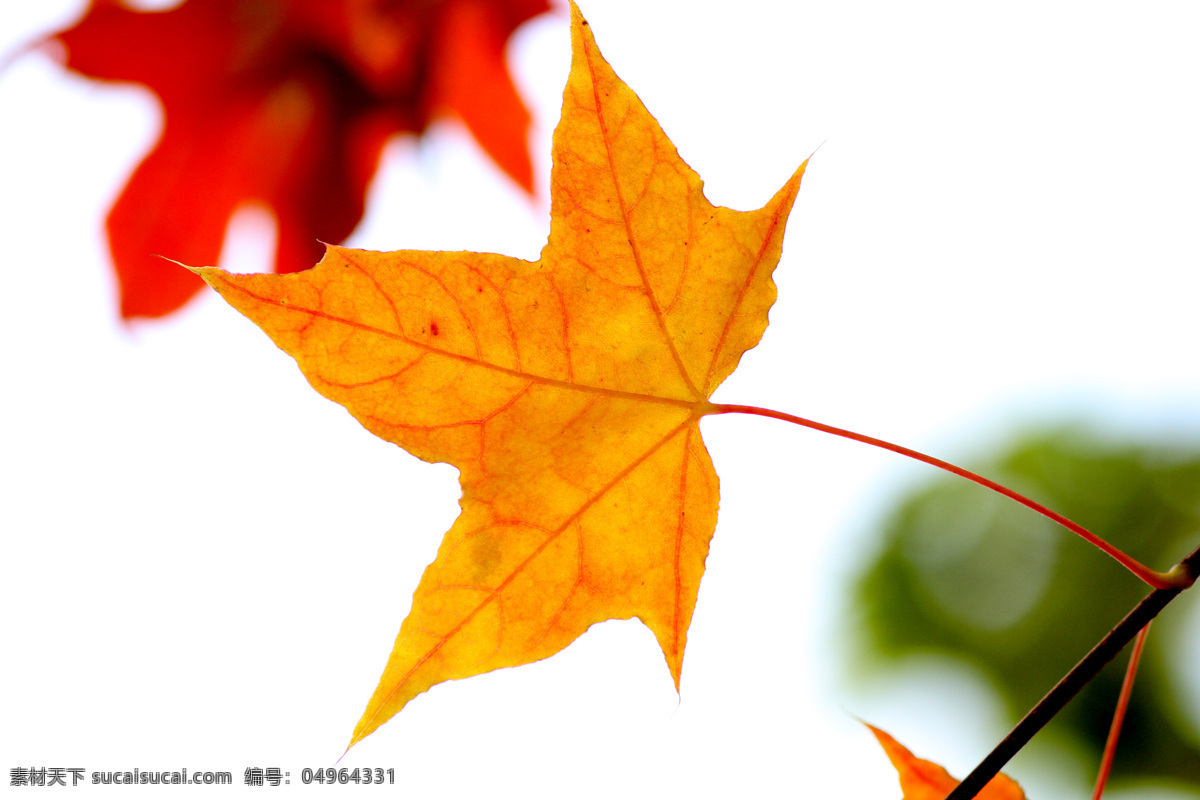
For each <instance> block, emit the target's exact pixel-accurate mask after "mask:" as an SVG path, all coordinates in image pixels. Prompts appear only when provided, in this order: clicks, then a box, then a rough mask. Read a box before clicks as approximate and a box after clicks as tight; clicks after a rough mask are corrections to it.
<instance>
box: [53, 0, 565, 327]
mask: <svg viewBox="0 0 1200 800" xmlns="http://www.w3.org/2000/svg"><path fill="white" fill-rule="evenodd" d="M547 8H548V3H547V0H203V2H198V0H191V1H190V2H185V3H183V4H182V5H180V6H178V7H176V8H174V9H171V10H169V11H165V12H153V13H145V12H138V11H134V10H132V9H128V8H125V7H124V6H122V5H121V4H120V3H118V2H116V0H95V2H94V3H93V4H92V6H91V7H90V8H89V10H88V12H87V14H86V15H85V16H84V17H83V19H81V20H80V21H79V22H78V23H77V24H76V25H74V26H73V27H71V28H69V29H67V30H64V31H62V32H60V33H58V34H56V36H55V37H53V38H54V39H56V40H57V41H58V42H60V43H61V44H62V45H63V46H64V47H65V48H66V53H67V55H66V66H67V67H69V68H70V69H72V70H75V71H76V72H79V73H81V74H83V75H86V76H89V77H92V78H99V79H103V80H113V81H132V82H136V83H141V84H144V85H146V86H147V87H149V88H150V89H151V90H153V91H154V92H155V93H156V94H157V95H158V96H159V98H160V99H161V100H162V103H163V107H164V110H165V123H164V128H163V133H162V138H161V139H160V140H159V142H158V143H157V144H156V145H155V147H154V148H153V149H152V150H151V151H150V153H149V155H147V156H146V158H145V160H144V161H142V163H141V164H140V165H139V166H138V167H137V169H136V170H135V171H134V173H133V175H132V177H131V178H130V179H129V183H128V184H127V185H126V186H125V189H124V191H123V192H122V193H121V195H120V197H118V198H117V201H116V203H115V204H114V205H113V207H112V209H111V211H110V212H109V216H108V235H109V246H110V248H111V250H112V257H113V263H114V264H115V266H116V271H117V276H118V279H119V281H120V287H121V314H122V316H124V317H126V318H130V317H158V316H163V315H165V314H168V313H170V312H171V311H174V310H175V309H177V308H179V307H180V306H181V305H183V303H185V302H186V301H187V300H188V298H190V297H191V296H192V295H193V294H194V293H195V292H196V291H197V290H198V289H199V288H200V287H201V286H202V285H203V283H202V282H201V281H200V280H199V279H198V278H196V276H194V275H193V274H192V273H190V272H188V271H186V270H180V269H178V268H176V267H175V266H174V265H173V264H169V263H167V262H166V261H163V260H162V259H159V258H156V257H155V255H156V254H162V255H165V256H169V257H171V258H173V259H178V260H179V261H185V262H187V263H191V264H214V263H216V261H217V259H218V257H219V255H220V249H221V243H222V241H223V239H224V236H225V229H226V226H227V224H228V222H229V218H230V217H231V216H232V214H233V212H234V211H235V210H236V209H237V207H238V206H240V205H242V204H243V203H246V202H248V201H259V202H262V203H264V204H265V205H267V206H268V207H269V208H270V209H271V210H272V211H273V212H274V214H275V217H276V219H277V220H278V225H279V247H278V252H277V255H276V259H275V269H276V271H277V272H295V271H298V270H301V269H306V268H308V267H310V266H312V265H313V264H314V263H316V262H317V261H319V260H320V259H321V256H322V254H323V253H324V246H323V245H322V244H321V242H340V241H342V240H343V239H345V238H346V237H347V236H348V235H349V234H350V233H351V231H352V230H353V229H354V227H355V226H356V225H357V224H358V222H359V220H360V219H361V218H362V214H363V206H364V203H365V196H366V190H367V185H368V183H369V182H370V179H371V177H372V176H373V174H374V173H375V170H376V167H377V165H378V162H379V157H380V154H381V152H382V149H383V146H384V143H385V142H386V141H387V139H388V138H389V137H390V136H392V135H393V134H396V133H401V132H414V133H420V132H421V131H423V130H424V129H425V128H426V126H427V125H428V124H429V122H430V120H431V119H432V118H433V117H435V116H436V115H439V114H453V115H457V116H458V117H459V118H461V119H462V121H463V122H464V123H465V124H466V125H467V127H468V128H469V129H470V131H471V132H472V133H473V134H474V136H475V138H476V139H477V140H478V142H479V143H480V145H481V146H482V147H483V149H484V150H486V151H487V152H488V154H489V155H490V156H491V157H492V158H493V159H494V160H495V162H496V163H497V164H498V165H499V166H500V167H501V168H502V169H503V170H504V171H505V172H507V173H508V174H509V176H511V177H512V179H513V180H514V181H516V182H517V183H518V184H520V185H521V186H522V187H523V188H524V189H525V190H526V191H531V190H532V184H533V179H532V169H531V166H530V160H529V153H528V149H527V145H526V135H527V132H528V127H529V112H528V111H527V110H526V108H525V106H524V104H523V103H522V102H521V99H520V97H519V96H518V95H517V91H516V88H515V87H514V86H513V83H512V78H511V77H510V75H509V74H508V71H507V67H506V65H505V61H504V47H505V44H506V42H507V41H508V38H509V36H510V35H511V34H512V32H513V31H514V30H515V29H516V27H517V26H518V25H520V24H521V23H522V22H524V21H525V20H527V19H529V18H531V17H533V16H535V15H537V14H540V13H541V12H543V11H545V10H547Z"/></svg>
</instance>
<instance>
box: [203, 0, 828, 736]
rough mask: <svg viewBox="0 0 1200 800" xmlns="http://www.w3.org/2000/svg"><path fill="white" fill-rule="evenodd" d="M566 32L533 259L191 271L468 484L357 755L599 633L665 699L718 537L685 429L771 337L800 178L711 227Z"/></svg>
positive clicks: (365, 410) (577, 37)
mask: <svg viewBox="0 0 1200 800" xmlns="http://www.w3.org/2000/svg"><path fill="white" fill-rule="evenodd" d="M571 18H572V24H571V39H572V45H573V59H572V64H571V72H570V76H569V78H568V82H567V87H566V91H565V93H564V99H563V114H562V121H561V122H560V124H559V126H558V128H557V129H556V130H555V134H554V147H553V150H554V152H553V155H554V168H553V174H552V176H551V184H552V188H551V231H550V240H549V242H548V244H547V245H546V247H545V249H544V250H543V251H542V256H541V259H540V260H539V261H537V262H536V263H529V262H526V261H522V260H519V259H515V258H509V257H506V256H501V255H491V254H480V253H466V252H461V253H448V252H416V251H398V252H392V253H376V252H366V251H356V250H350V249H345V248H340V247H330V248H328V251H327V253H326V255H325V258H324V259H323V260H322V261H321V263H320V264H318V265H317V266H316V267H314V268H313V269H311V270H309V271H306V272H300V273H295V274H291V275H231V274H228V273H225V272H223V271H221V270H217V269H213V268H205V269H199V270H197V272H198V273H199V274H200V275H201V276H202V277H203V278H204V279H205V280H206V281H207V282H208V283H209V284H210V285H211V286H212V287H213V288H214V289H216V290H217V291H218V292H220V293H221V295H222V296H223V297H224V298H225V299H226V300H227V301H228V302H229V303H230V304H231V305H233V306H234V307H236V308H237V309H238V310H239V311H241V312H242V313H243V314H245V315H246V316H247V317H249V318H250V319H252V320H253V321H254V322H256V323H257V324H258V325H260V326H261V327H262V328H263V329H264V330H265V331H266V332H267V333H268V334H269V335H270V336H271V338H272V339H273V340H274V341H275V343H276V344H278V345H279V346H280V347H281V348H282V349H284V350H285V351H287V352H288V353H290V354H291V355H292V356H294V357H295V358H296V360H297V362H298V363H299V365H300V368H301V369H302V370H303V372H304V374H305V375H306V376H307V378H308V380H309V382H310V383H311V384H312V385H313V386H314V387H315V388H316V389H317V391H319V392H321V393H322V394H323V395H325V396H326V397H329V398H330V399H332V400H335V401H336V402H338V403H341V404H342V405H344V406H345V407H346V408H347V409H349V411H350V412H351V413H352V414H353V415H354V416H355V417H356V418H357V419H358V420H359V421H360V422H361V423H362V424H363V425H364V426H365V427H366V428H367V429H368V430H370V431H371V432H373V433H375V434H376V435H378V436H380V437H382V438H384V439H386V440H388V441H391V442H395V443H396V444H398V445H400V446H401V447H403V448H404V449H406V450H408V451H409V452H411V453H413V454H415V455H417V456H419V457H420V458H423V459H425V460H427V461H443V462H448V463H450V464H453V465H454V466H456V467H458V468H459V470H460V471H461V474H460V482H461V485H462V493H463V496H462V500H461V502H460V505H461V506H462V513H461V515H460V516H459V517H458V519H457V520H456V521H455V523H454V525H453V527H452V528H451V529H450V530H449V531H448V532H447V533H446V536H445V539H444V541H443V542H442V545H441V547H440V548H439V551H438V555H437V559H436V560H435V561H434V562H433V563H432V564H431V565H430V566H429V567H428V568H427V569H426V571H425V574H424V576H423V577H422V579H421V582H420V585H419V586H418V587H417V589H416V592H415V594H414V596H413V605H412V611H411V613H410V614H409V616H408V618H407V619H406V620H405V621H404V623H403V625H402V626H401V628H400V633H399V635H398V637H397V638H396V643H395V647H394V649H393V651H392V654H391V656H390V658H389V660H388V663H387V666H386V667H385V669H384V672H383V676H382V677H381V679H380V682H379V686H378V688H377V689H376V691H375V693H374V696H372V697H371V699H370V701H369V702H368V704H367V708H366V711H365V712H364V713H363V716H362V719H361V720H360V721H359V723H358V725H357V726H356V728H355V730H354V734H353V736H352V738H351V741H350V744H351V745H353V744H354V743H355V742H358V741H359V740H361V739H362V738H363V737H364V736H367V735H368V734H370V733H371V732H372V731H374V730H375V729H376V728H377V727H378V726H379V725H381V724H383V723H384V722H385V721H386V720H388V719H389V718H390V717H392V716H393V715H394V714H396V713H397V712H398V711H399V710H400V709H401V708H402V707H403V706H404V705H405V704H406V703H407V702H408V701H409V700H411V699H412V698H413V697H414V696H416V695H417V694H419V693H420V692H423V691H425V690H427V689H428V688H429V687H431V686H433V685H434V684H437V683H440V682H442V681H446V680H450V679H454V678H465V677H468V676H471V675H477V674H479V673H482V672H487V671H489V670H493V669H498V668H500V667H508V666H513V665H517V664H525V663H529V662H531V661H535V660H538V659H542V658H546V657H547V656H550V655H552V654H554V653H557V652H558V651H559V650H561V649H562V648H564V647H566V646H567V645H568V644H570V643H571V642H572V641H573V640H574V639H575V638H576V637H578V636H579V635H580V634H582V633H583V632H584V631H585V630H587V628H588V627H589V626H591V625H593V624H594V623H597V622H600V621H603V620H608V619H628V618H631V617H635V616H636V617H638V618H639V619H641V620H642V622H644V623H645V624H646V625H647V626H649V628H650V629H651V630H652V631H653V632H654V635H655V636H656V637H657V639H658V643H659V645H660V646H661V647H662V651H663V654H664V655H665V656H666V660H667V665H668V666H669V668H670V671H671V675H672V677H673V678H674V680H675V685H676V688H678V685H679V674H680V668H681V665H682V661H683V652H684V645H685V642H686V639H687V630H688V624H689V622H690V620H691V617H692V612H693V608H694V606H695V601H696V592H697V589H698V587H699V583H700V576H701V574H702V573H703V571H704V560H705V556H706V555H707V553H708V543H709V539H710V538H711V536H712V533H713V529H714V527H715V525H716V517H717V476H716V472H715V471H714V470H713V466H712V463H711V461H710V460H709V457H708V453H707V451H706V449H705V447H704V444H703V442H702V441H701V438H700V431H699V426H698V423H699V421H700V418H701V417H702V416H704V415H705V414H707V413H712V412H713V411H714V410H715V407H714V406H712V405H710V403H709V402H708V398H709V397H710V396H711V394H712V392H713V390H714V389H716V387H717V386H718V385H719V384H720V383H721V381H722V380H724V379H725V377H727V376H728V375H729V374H730V373H731V372H732V371H733V369H734V368H735V367H736V366H737V362H738V360H739V359H740V358H741V355H742V353H743V352H744V351H746V350H747V349H749V348H751V347H753V346H754V345H755V344H757V343H758V340H759V338H760V337H761V336H762V333H763V331H764V330H765V329H766V326H767V310H768V309H769V308H770V306H771V304H772V303H773V302H774V300H775V286H774V283H773V282H772V280H771V271H772V270H773V269H774V266H775V264H776V262H777V261H778V259H779V254H780V247H781V243H782V238H783V229H784V223H785V221H786V219H787V215H788V213H789V211H790V210H791V206H792V202H793V200H794V199H795V196H796V191H797V189H798V188H799V184H800V178H801V175H802V174H803V171H804V167H803V166H801V167H800V169H799V170H798V171H797V172H796V173H795V174H794V175H793V176H792V177H791V179H790V180H788V181H787V183H786V184H785V185H784V186H783V188H782V189H780V190H779V192H778V193H777V194H776V195H775V196H774V197H773V198H772V199H771V201H770V202H768V203H767V204H766V206H764V207H763V208H762V209H759V210H757V211H751V212H738V211H731V210H729V209H726V208H720V207H714V206H713V205H711V204H710V203H709V202H708V201H707V200H706V199H705V197H704V194H703V191H702V183H701V181H700V179H699V177H698V176H697V175H696V174H695V173H694V172H693V171H692V170H691V168H689V167H688V166H687V165H686V164H684V162H683V161H682V160H681V159H680V158H679V155H678V153H676V151H675V147H674V145H672V144H671V142H670V140H668V139H667V137H666V136H665V135H664V134H663V132H662V130H661V129H660V128H659V126H658V123H657V122H656V121H655V120H654V118H653V117H652V116H650V114H649V112H647V111H646V109H645V107H644V106H643V105H642V103H641V101H640V100H639V99H638V98H637V97H636V95H634V93H633V92H632V91H631V90H630V89H629V88H628V87H627V86H626V85H625V84H624V83H623V82H622V81H621V80H620V79H619V78H618V77H617V76H616V75H615V74H614V73H613V71H612V69H611V68H610V67H609V65H608V64H607V63H606V62H605V61H604V59H603V58H602V57H601V55H600V53H599V51H598V50H597V49H596V44H595V41H594V39H593V38H592V34H591V31H590V29H589V27H588V24H587V22H586V21H584V19H583V18H582V16H581V15H580V13H579V10H578V9H577V8H576V7H575V6H574V5H572V7H571Z"/></svg>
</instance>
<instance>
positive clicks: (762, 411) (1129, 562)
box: [704, 404, 1187, 589]
mask: <svg viewBox="0 0 1200 800" xmlns="http://www.w3.org/2000/svg"><path fill="white" fill-rule="evenodd" d="M709 408H711V409H712V410H706V411H705V412H704V413H706V414H756V415H758V416H761V417H770V418H772V419H779V420H783V421H784V422H791V423H794V424H796V425H802V426H804V427H806V428H812V429H813V430H818V431H821V432H823V433H831V434H833V435H834V436H841V437H843V438H845V439H852V440H854V441H856V442H862V443H863V444H869V445H871V446H873V447H880V448H882V449H884V450H890V451H891V452H893V453H899V454H900V455H902V456H907V457H908V458H912V459H915V460H917V461H920V462H922V463H925V464H929V465H931V466H934V467H937V468H938V469H944V470H946V471H947V472H950V473H953V474H955V475H958V476H959V477H961V478H966V479H967V480H969V481H974V482H975V483H978V484H979V485H980V486H984V487H987V488H988V489H991V490H992V491H993V492H998V493H1000V494H1002V495H1004V496H1005V497H1008V498H1010V499H1012V500H1016V501H1017V502H1018V503H1020V504H1021V505H1023V506H1026V507H1027V508H1031V509H1033V510H1034V511H1036V512H1038V513H1039V514H1041V515H1042V516H1044V517H1047V518H1049V519H1051V520H1053V521H1054V522H1057V523H1058V524H1059V525H1062V526H1063V527H1064V528H1066V529H1067V530H1069V531H1071V532H1072V533H1075V534H1077V535H1079V536H1080V537H1082V538H1083V539H1084V540H1086V541H1087V542H1089V543H1091V544H1093V545H1095V546H1096V547H1098V548H1100V549H1101V550H1103V551H1104V552H1105V553H1107V554H1108V555H1109V556H1111V557H1112V558H1114V559H1115V560H1116V561H1117V562H1118V563H1120V564H1121V566H1123V567H1125V568H1126V569H1127V570H1129V571H1130V572H1132V573H1133V574H1134V575H1136V576H1137V577H1139V578H1141V579H1142V580H1143V581H1144V582H1146V583H1147V584H1149V585H1150V586H1152V587H1154V588H1155V589H1169V588H1172V587H1177V588H1182V586H1183V585H1186V584H1185V581H1186V580H1187V579H1186V577H1185V576H1183V575H1181V574H1179V573H1178V572H1176V571H1175V570H1171V571H1169V572H1158V571H1156V570H1152V569H1150V568H1149V567H1147V566H1145V565H1144V564H1142V563H1141V562H1140V561H1137V560H1136V559H1134V558H1133V557H1132V556H1129V555H1127V554H1126V553H1125V552H1123V551H1122V550H1120V549H1118V548H1117V547H1115V546H1113V545H1111V544H1109V543H1108V542H1106V541H1104V539H1101V538H1100V537H1099V536H1097V535H1096V534H1094V533H1092V532H1091V531H1089V530H1088V529H1087V528H1085V527H1083V526H1082V525H1080V524H1079V523H1077V522H1072V521H1071V520H1069V519H1067V518H1066V517H1064V516H1063V515H1062V514H1059V513H1058V512H1057V511H1052V510H1050V509H1049V508H1046V507H1045V506H1044V505H1042V504H1041V503H1038V502H1036V501H1034V500H1030V499H1029V498H1028V497H1026V496H1025V495H1023V494H1020V493H1019V492H1015V491H1013V490H1012V489H1009V488H1008V487H1007V486H1002V485H1001V484H999V483H996V482H995V481H993V480H989V479H988V478H985V477H983V476H982V475H976V474H975V473H974V472H971V471H970V470H967V469H963V468H962V467H959V466H956V465H954V464H951V463H950V462H949V461H943V460H941V459H940V458H934V457H933V456H929V455H925V454H924V453H922V452H919V451H917V450H912V449H910V448H908V447H902V446H901V445H898V444H892V443H891V442H887V441H884V440H883V439H876V438H875V437H874V436H866V435H864V434H861V433H855V432H854V431H848V430H845V429H844V428H835V427H833V426H832V425H826V424H824V423H823V422H814V421H813V420H811V419H805V418H804V417H797V416H795V415H794V414H785V413H784V412H782V411H773V410H771V409H768V408H758V407H757V406H738V405H723V404H714V405H711V406H709Z"/></svg>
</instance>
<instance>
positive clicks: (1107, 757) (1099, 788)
mask: <svg viewBox="0 0 1200 800" xmlns="http://www.w3.org/2000/svg"><path fill="white" fill-rule="evenodd" d="M1149 633H1150V623H1149V622H1147V623H1146V627H1144V628H1142V629H1141V630H1140V631H1138V635H1137V640H1136V641H1134V643H1133V652H1131V653H1130V654H1129V664H1128V665H1126V667H1125V680H1124V681H1122V682H1121V693H1120V694H1119V695H1118V696H1117V708H1116V710H1115V711H1113V718H1112V725H1111V726H1109V729H1108V740H1107V741H1106V742H1105V743H1104V755H1103V756H1102V757H1101V758H1100V771H1099V772H1098V773H1097V774H1096V788H1095V790H1094V791H1093V792H1092V800H1100V798H1101V797H1102V796H1103V795H1104V786H1105V784H1107V783H1108V773H1109V772H1111V771H1112V765H1113V757H1114V756H1116V754H1117V740H1118V739H1120V738H1121V726H1122V725H1123V724H1124V723H1125V712H1126V711H1127V710H1128V709H1129V696H1130V695H1132V694H1133V681H1134V678H1136V677H1137V670H1138V663H1139V662H1140V661H1141V660H1142V648H1144V647H1145V646H1146V636H1147V634H1149Z"/></svg>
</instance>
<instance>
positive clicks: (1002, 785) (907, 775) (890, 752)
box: [867, 725, 1025, 800]
mask: <svg viewBox="0 0 1200 800" xmlns="http://www.w3.org/2000/svg"><path fill="white" fill-rule="evenodd" d="M867 727H868V728H870V729H871V733H873V734H875V738H876V739H878V740H879V744H881V745H882V746H883V751H884V752H885V753H887V757H888V759H889V760H890V761H891V762H892V766H894V767H895V768H896V772H898V773H899V774H900V789H901V790H902V791H903V792H904V800H944V798H945V797H946V795H948V794H949V793H950V792H951V791H953V790H954V787H956V786H958V781H957V780H956V779H955V778H954V777H953V776H951V775H950V773H949V772H946V770H945V769H943V768H942V767H941V766H939V765H937V764H935V763H934V762H932V761H926V760H925V759H923V758H917V757H916V756H914V755H913V754H912V753H911V752H910V751H909V750H908V748H906V747H905V746H904V745H902V744H900V743H899V742H897V741H896V740H895V739H893V738H892V737H891V736H890V735H888V734H887V733H886V732H884V731H881V730H880V729H879V728H876V727H875V726H874V725H867ZM975 797H976V800H1025V792H1024V791H1023V790H1022V789H1021V787H1020V785H1019V784H1018V783H1017V782H1016V781H1014V780H1013V779H1012V778H1010V777H1008V776H1007V775H1004V774H1000V775H997V776H996V777H994V778H992V779H991V780H990V781H988V782H987V784H986V785H985V786H984V787H983V788H982V789H980V790H979V793H978V794H976V795H975Z"/></svg>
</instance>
